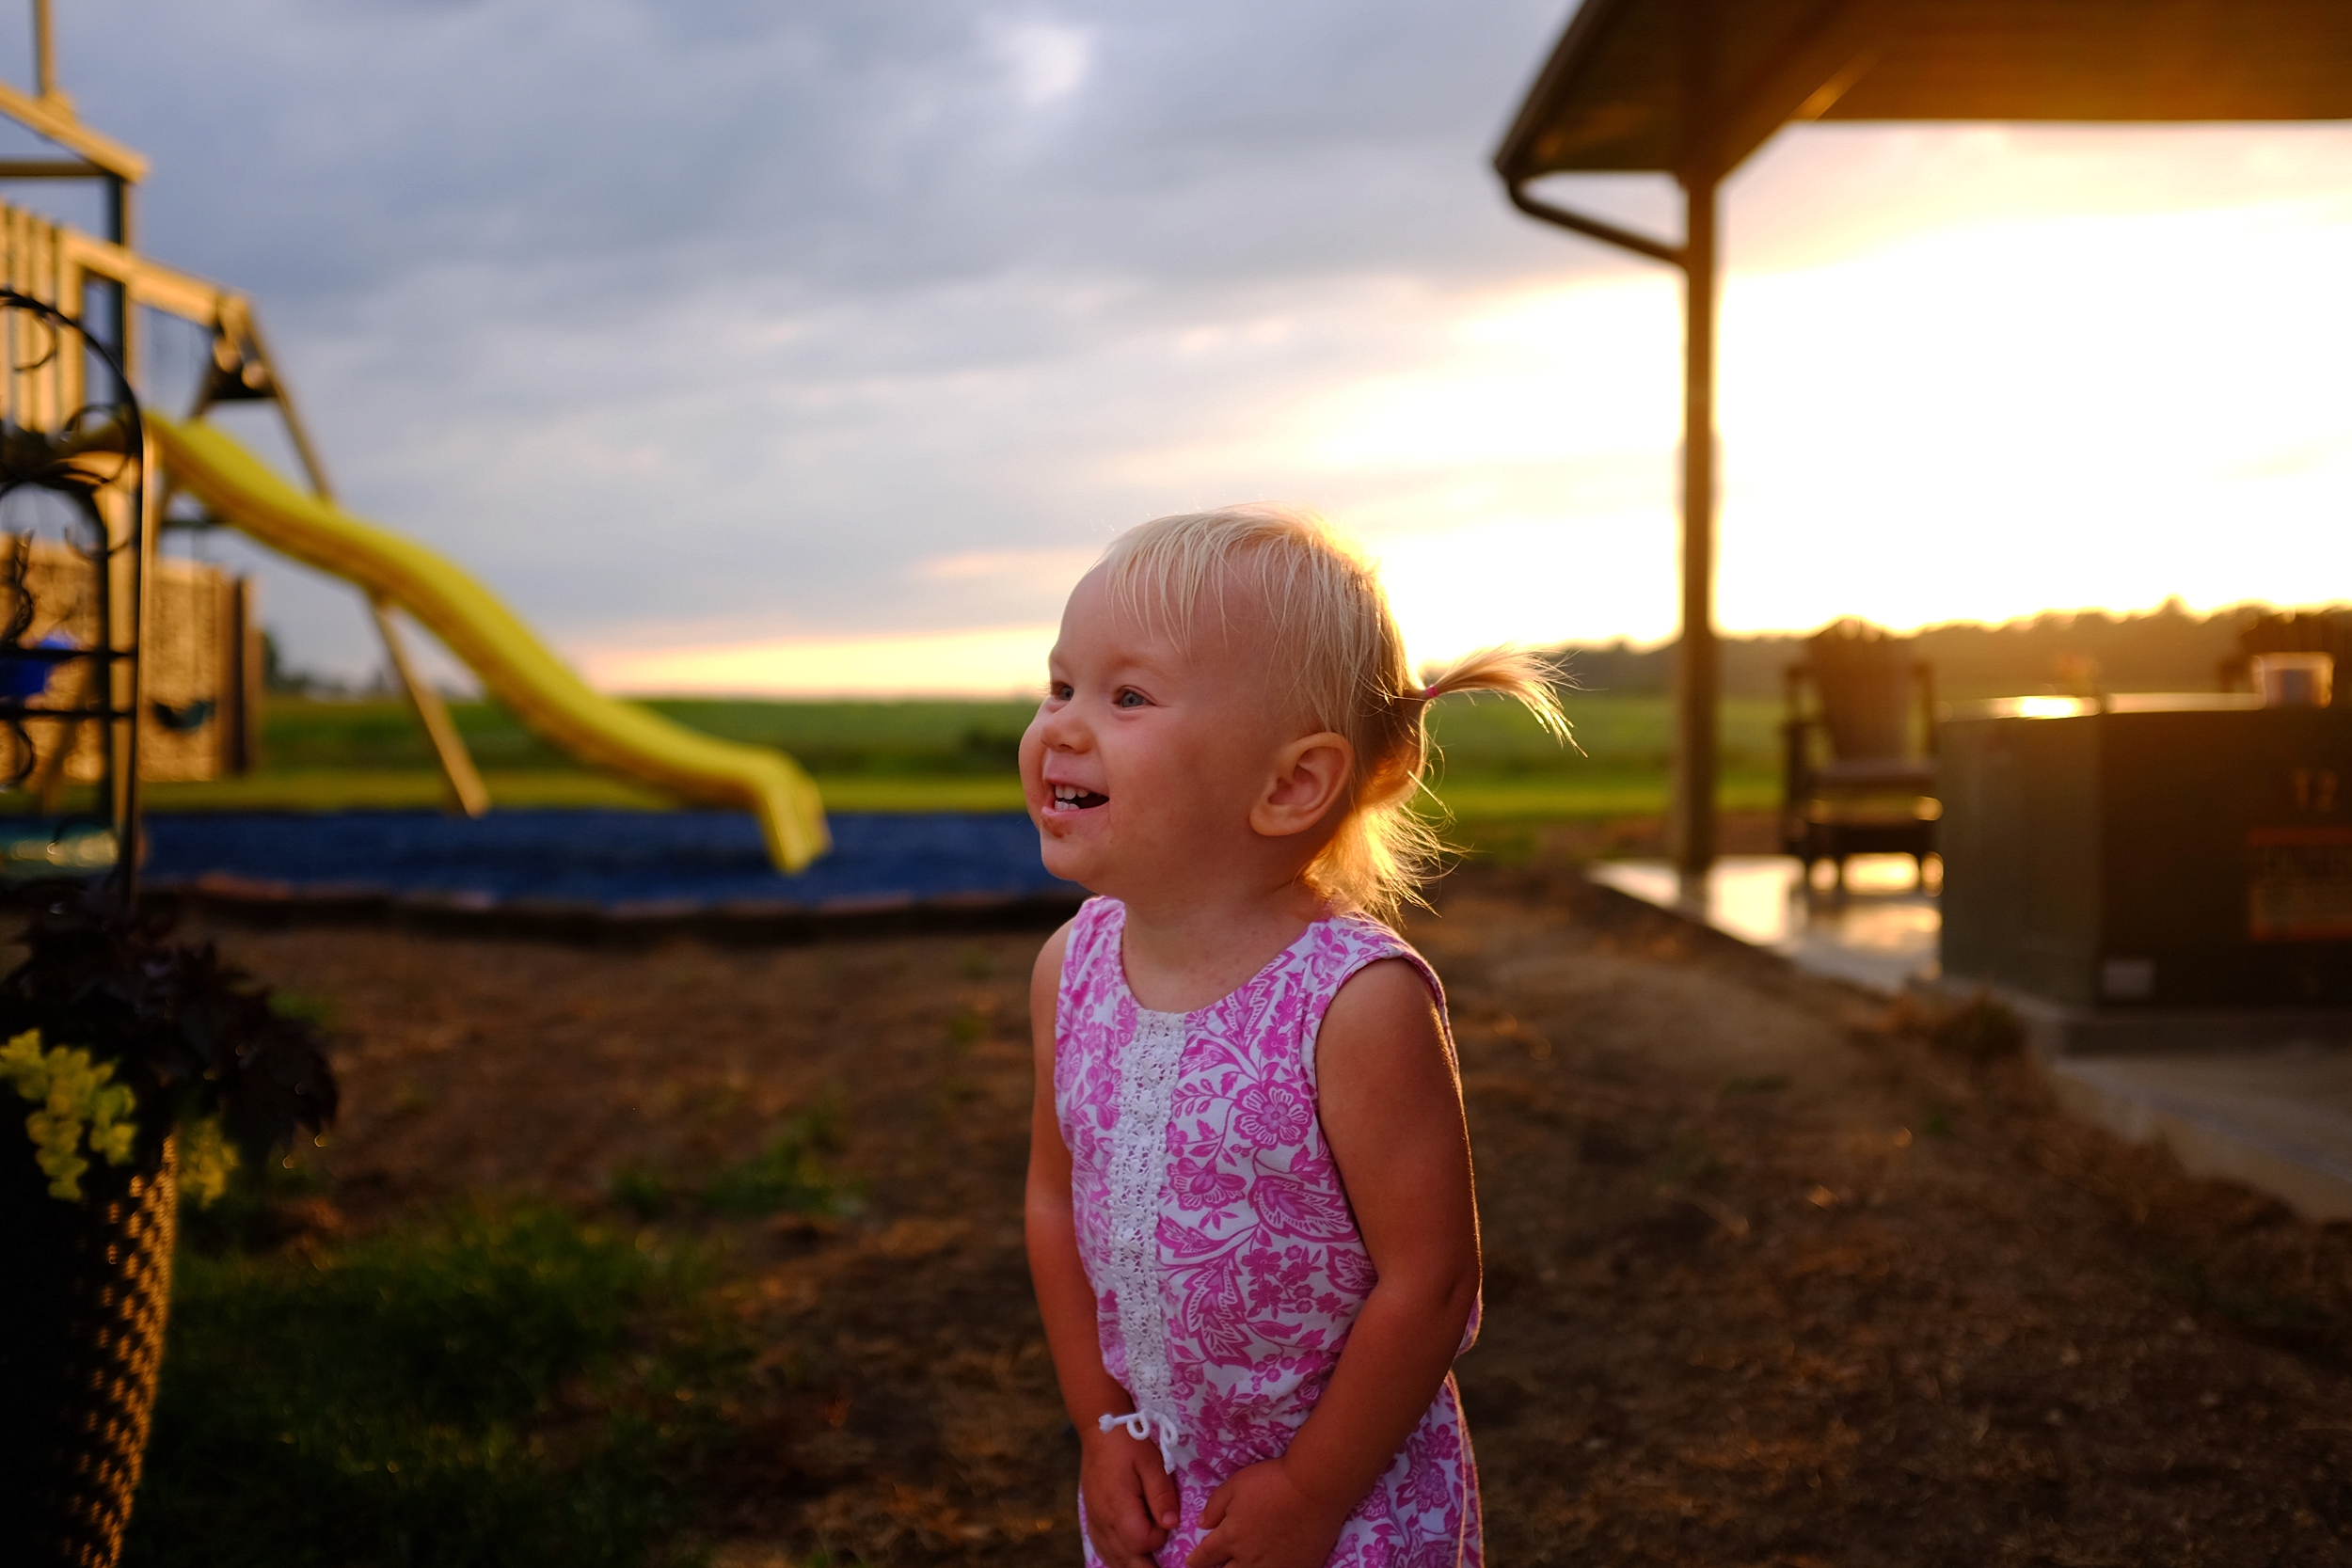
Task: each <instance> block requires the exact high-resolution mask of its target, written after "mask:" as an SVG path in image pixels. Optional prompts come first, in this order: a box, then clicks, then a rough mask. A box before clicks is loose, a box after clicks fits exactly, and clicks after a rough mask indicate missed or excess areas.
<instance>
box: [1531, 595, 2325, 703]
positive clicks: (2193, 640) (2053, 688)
mask: <svg viewBox="0 0 2352 1568" xmlns="http://www.w3.org/2000/svg"><path fill="white" fill-rule="evenodd" d="M2276 613H2278V611H2277V610H2274V609H2273V608H2272V607H2271V606H2268V605H2260V604H2242V605H2232V606H2230V607H2229V608H2227V609H2224V610H2215V611H2214V612H2213V613H2212V614H2210V615H2205V616H2199V615H2197V614H2195V613H2193V612H2192V611H2191V610H2189V609H2188V607H2187V606H2186V605H2185V604H2183V603H2182V602H2181V600H2180V599H2178V598H2170V599H2167V600H2166V601H2165V602H2164V603H2163V604H2161V605H2159V606H2157V607H2156V608H2155V609H2154V610H2145V611H2141V612H2138V613H2134V614H2124V615H2112V614H2109V613H2108V612H2106V610H2072V611H2066V610H2046V611H2044V612H2042V614H2040V615H2034V616H2029V617H2026V618H2023V619H2020V620H2015V621H2010V622H2006V623H2003V624H2001V625H1998V626H1987V625H1984V624H1982V623H1979V622H1974V621H1954V622H1948V623H1946V624H1944V625H1941V626H1927V627H1923V628H1921V629H1920V630H1918V631H1916V632H1913V633H1911V634H1909V635H1908V636H1906V637H1905V638H1904V639H1903V641H1906V642H1908V643H1909V644H1910V647H1911V649H1912V652H1913V656H1914V657H1917V658H1920V659H1923V660H1925V661H1926V662H1927V663H1928V665H1929V666H1930V667H1931V669H1932V671H1933V672H1934V676H1935V686H1936V690H1937V692H1938V694H1939V695H1942V696H1946V697H1995V696H2026V695H2033V694H2036V693H2041V692H2061V693H2070V694H2082V695H2088V694H2090V690H2101V691H2212V690H2216V689H2219V687H2220V684H2221V672H2222V669H2223V667H2224V666H2225V665H2226V664H2228V663H2229V662H2231V661H2233V660H2234V659H2236V658H2237V657H2240V655H2241V651H2242V650H2241V648H2240V644H2239V641H2238V640H2239V637H2240V635H2241V634H2242V633H2243V632H2244V631H2245V630H2246V629H2247V628H2248V627H2249V626H2252V625H2254V624H2255V623H2256V622H2257V621H2260V620H2261V619H2263V618H2264V617H2265V616H2268V615H2272V614H2276ZM2306 613H2310V612H2309V611H2306ZM2318 613H2319V614H2321V615H2324V616H2327V617H2328V618H2329V619H2330V620H2331V621H2332V622H2333V623H2334V625H2335V627H2336V635H2337V641H2339V642H2340V643H2341V642H2344V641H2352V607H2344V606H2330V607H2328V608H2327V609H2325V610H2320V611H2318ZM1812 635H1814V634H1812V633H1805V632H1771V633H1765V634H1761V635H1758V636H1753V637H1736V636H1726V637H1724V638H1722V639H1720V641H1719V645H1720V647H1721V649H1722V660H1723V690H1724V695H1725V696H1727V697H1777V696H1779V695H1780V694H1781V691H1782V682H1783V678H1784V673H1785V672H1786V671H1787V669H1788V666H1789V665H1791V664H1796V663H1800V662H1802V661H1803V660H1804V657H1805V643H1806V641H1807V639H1808V638H1809V637H1810V636H1812ZM1678 641H1679V640H1678V639H1677V640H1675V641H1667V642H1662V643H1660V644H1659V645H1657V646H1656V647H1650V648H1642V647H1636V646H1635V645H1633V644H1632V643H1630V642H1628V641H1623V640H1619V641H1615V642H1609V643H1590V644H1587V643H1569V644H1566V645H1565V646H1564V647H1561V648H1559V649H1557V650H1555V651H1556V653H1557V655H1558V656H1559V657H1561V658H1562V659H1563V661H1564V662H1565V666H1566V669H1567V673H1568V677H1569V679H1570V680H1571V681H1572V682H1573V683H1574V684H1575V685H1576V686H1577V687H1578V688H1579V689H1583V690H1587V691H1623V692H1643V693H1657V692H1662V691H1665V690H1668V689H1670V688H1671V686H1672V684H1673V678H1674V656H1675V649H1676V647H1677V643H1678Z"/></svg>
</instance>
